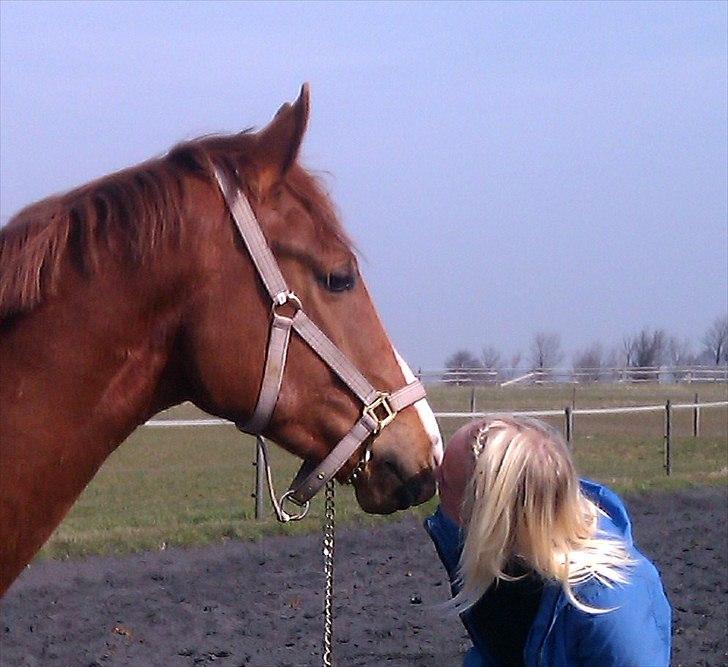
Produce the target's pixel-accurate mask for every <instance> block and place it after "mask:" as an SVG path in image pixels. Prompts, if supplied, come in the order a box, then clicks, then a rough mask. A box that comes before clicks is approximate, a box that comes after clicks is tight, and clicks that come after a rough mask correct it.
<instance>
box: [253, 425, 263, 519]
mask: <svg viewBox="0 0 728 667" xmlns="http://www.w3.org/2000/svg"><path fill="white" fill-rule="evenodd" d="M261 439H262V437H261V436H258V437H257V438H256V439H255V462H254V463H253V465H254V466H255V492H254V493H253V496H254V497H255V520H256V521H262V519H263V495H264V494H265V491H264V490H263V446H262V445H261V442H260V441H261Z"/></svg>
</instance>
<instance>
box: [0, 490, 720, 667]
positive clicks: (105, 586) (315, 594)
mask: <svg viewBox="0 0 728 667" xmlns="http://www.w3.org/2000/svg"><path fill="white" fill-rule="evenodd" d="M627 502H628V506H629V508H630V510H631V513H632V516H633V518H634V522H635V533H636V535H637V536H638V543H639V546H640V547H641V548H642V549H643V551H645V552H646V553H647V554H649V555H650V557H651V558H653V559H654V560H655V562H656V564H657V566H658V567H659V569H660V571H661V572H662V575H663V580H664V582H665V586H666V589H667V592H668V596H669V598H670V601H671V603H672V606H673V664H674V665H685V666H688V665H689V666H695V665H703V666H706V667H707V666H708V665H723V664H726V662H728V642H727V640H726V635H725V625H724V622H725V618H726V615H727V614H728V598H727V597H726V594H725V592H726V590H728V574H727V573H728V561H727V558H726V554H727V553H728V545H727V544H726V539H727V538H726V535H727V533H726V517H725V507H726V503H727V502H728V491H727V489H726V487H725V486H720V487H702V488H693V489H686V490H682V491H672V492H665V491H660V492H653V493H651V494H639V495H631V496H629V497H628V498H627ZM320 560H321V559H320V542H319V539H318V536H317V535H315V534H314V535H299V536H291V537H282V536H274V537H268V538H265V539H263V540H259V541H257V542H252V541H237V540H230V541H227V542H225V543H223V544H217V545H214V546H207V547H192V548H173V549H167V550H165V551H156V552H146V553H140V554H135V555H128V556H113V557H103V556H92V557H88V558H85V559H77V560H69V561H54V560H44V561H41V562H39V563H37V564H34V565H33V566H32V567H30V568H29V569H28V570H26V572H25V573H23V575H21V577H20V579H19V580H18V581H17V582H16V583H15V584H14V585H13V587H12V588H11V589H10V591H9V593H8V595H7V596H6V599H5V600H4V603H3V606H2V657H1V658H0V663H1V664H2V665H3V666H6V665H7V667H10V666H11V665H12V666H16V667H35V666H36V665H85V666H91V665H98V666H101V665H129V666H131V665H134V666H138V665H160V666H162V665H165V666H166V665H170V666H172V665H179V666H187V665H201V664H202V665H206V664H213V663H214V664H220V665H230V666H232V665H236V666H237V665H250V666H251V667H253V666H255V667H273V666H274V665H275V666H281V667H282V666H284V665H290V666H294V665H295V666H300V665H317V664H320V627H321V622H320V615H321V604H322V599H321V589H322V585H323V575H322V574H321V570H320V565H319V564H320ZM447 592H448V587H447V585H446V583H445V579H444V573H443V571H442V570H441V568H440V567H439V565H438V563H437V559H436V557H435V554H434V550H433V548H432V546H431V545H430V543H429V540H428V538H427V536H426V535H425V532H424V530H423V529H422V528H421V524H420V519H419V517H417V516H416V514H415V513H408V514H407V515H406V516H404V517H403V518H402V519H400V520H398V521H395V522H382V525H378V526H377V528H376V530H373V529H372V528H371V527H370V526H355V525H351V526H349V527H347V528H345V529H342V530H341V531H340V532H339V536H338V542H337V554H336V601H335V613H336V626H335V655H336V657H337V659H338V661H339V663H338V664H340V665H361V666H364V665H367V666H369V665H371V666H374V665H381V664H386V665H393V666H394V665H421V666H426V667H428V666H429V667H441V666H445V665H457V664H459V659H460V656H461V655H462V653H463V651H464V648H465V647H466V645H467V640H466V638H465V637H464V634H463V631H462V629H461V627H460V625H459V622H458V621H457V620H456V619H453V618H451V617H449V616H448V615H447V614H446V613H444V612H443V611H442V610H441V609H440V608H438V606H437V605H438V603H441V602H442V601H443V600H445V599H446V597H447Z"/></svg>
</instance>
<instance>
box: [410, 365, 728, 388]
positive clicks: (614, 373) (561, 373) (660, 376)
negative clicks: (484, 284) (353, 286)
mask: <svg viewBox="0 0 728 667" xmlns="http://www.w3.org/2000/svg"><path fill="white" fill-rule="evenodd" d="M417 376H418V377H419V378H420V379H423V380H428V381H431V382H443V383H445V384H456V385H464V384H465V385H469V384H492V385H499V386H501V387H507V386H511V385H515V384H558V383H576V384H589V383H594V382H618V383H645V382H665V383H667V382H669V383H687V384H692V383H705V382H728V366H659V367H657V366H627V367H624V366H615V367H599V368H540V369H534V370H530V371H527V372H524V370H523V369H522V368H521V369H518V368H498V369H488V368H482V367H476V368H446V369H435V370H422V369H420V370H419V371H418V372H417Z"/></svg>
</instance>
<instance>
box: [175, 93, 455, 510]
mask: <svg viewBox="0 0 728 667" xmlns="http://www.w3.org/2000/svg"><path fill="white" fill-rule="evenodd" d="M308 116H309V93H308V87H307V86H304V87H303V89H302V91H301V95H300V96H299V98H298V100H296V102H294V103H293V104H285V105H284V106H283V107H281V109H280V110H279V111H278V113H277V114H276V116H275V118H274V119H273V120H272V121H271V122H270V124H269V125H268V126H266V127H265V128H264V129H262V130H261V131H259V132H256V133H253V132H246V133H242V134H239V135H233V136H230V137H216V138H206V139H203V140H200V141H199V142H191V143H187V144H184V145H181V146H180V147H178V148H177V149H175V150H173V151H172V152H171V153H170V155H169V156H168V159H169V160H171V161H172V162H173V163H176V164H179V165H183V166H185V167H186V168H188V169H191V170H192V172H193V173H196V174H197V175H198V178H197V181H196V182H194V183H193V184H192V185H191V186H190V191H191V192H197V193H198V196H197V197H195V198H194V202H195V203H194V204H192V205H191V206H192V209H193V211H192V212H191V216H192V217H193V218H195V219H198V220H200V228H201V229H204V230H205V233H204V242H203V241H201V242H200V243H199V244H198V252H197V256H196V258H195V262H194V263H195V264H196V265H197V266H198V270H197V273H196V275H195V277H194V280H193V281H191V284H190V290H189V307H188V309H187V313H186V316H185V318H184V321H185V324H184V335H183V337H182V341H181V343H180V345H181V349H182V350H183V356H184V367H185V377H186V378H187V380H188V382H189V385H190V392H191V397H192V400H193V401H194V402H195V403H197V404H198V405H199V406H200V407H202V408H203V409H205V410H207V411H208V412H211V413H213V414H218V415H221V416H223V417H225V418H227V419H230V420H232V421H234V422H236V423H238V424H240V425H245V424H250V420H251V418H252V417H253V415H254V413H255V412H256V404H257V402H258V401H259V397H260V395H261V391H262V386H263V385H265V384H266V382H268V381H267V380H266V379H265V378H266V374H267V373H269V372H270V371H267V370H265V369H266V366H267V365H271V364H272V365H273V366H275V365H276V364H277V365H278V366H279V367H280V368H279V370H280V374H279V375H280V377H279V380H278V382H279V384H280V388H279V389H278V391H277V399H276V398H275V397H274V398H273V402H272V404H271V411H270V414H268V415H266V418H265V419H264V420H263V422H262V423H259V424H257V428H256V429H255V432H262V434H263V435H265V436H266V437H269V438H271V439H272V440H274V441H276V442H277V443H279V444H280V445H281V446H283V447H284V448H285V449H287V450H288V451H289V452H291V453H293V454H295V455H296V456H298V457H300V458H301V459H303V460H304V461H306V462H308V464H309V465H310V466H312V467H314V466H316V465H317V464H319V463H321V461H324V460H325V459H326V457H327V456H329V454H330V453H331V451H332V450H333V449H334V447H335V446H336V445H337V443H338V442H339V441H340V440H341V439H342V438H343V437H344V435H345V434H347V432H349V431H350V429H351V428H352V426H353V425H354V424H356V423H357V421H358V420H360V419H361V418H362V412H363V409H364V408H365V406H364V405H363V404H362V401H363V400H364V401H365V402H366V400H368V399H366V400H365V399H362V398H361V396H359V397H357V395H356V394H355V392H353V391H352V389H351V387H350V386H347V382H346V381H342V379H341V376H340V374H337V373H336V372H333V371H332V368H331V364H327V363H325V361H324V360H323V359H322V358H321V354H320V353H318V352H317V350H316V349H314V348H313V347H312V346H311V344H310V341H306V340H305V336H302V335H300V334H301V333H302V332H301V330H297V329H296V328H295V327H294V328H293V330H292V332H291V333H290V337H289V338H287V339H286V340H287V341H290V343H289V345H288V348H287V352H283V353H282V354H280V353H279V356H280V357H281V359H280V360H279V361H278V362H276V361H275V360H274V361H273V362H270V361H269V362H268V363H266V356H267V355H268V356H270V355H271V352H270V350H268V346H269V335H270V334H269V332H270V330H271V322H272V320H273V319H274V318H283V319H286V320H287V321H291V318H293V317H294V315H295V314H296V312H297V311H298V310H300V311H302V312H305V315H306V318H307V319H308V320H309V321H310V322H311V323H313V324H314V325H315V328H316V329H317V330H319V331H320V333H321V334H322V335H323V337H325V338H327V339H328V340H330V341H331V342H332V343H333V345H334V346H335V347H336V348H338V350H339V351H340V352H341V353H343V355H344V356H345V357H346V359H348V361H349V362H350V363H351V365H352V366H353V367H354V368H355V369H356V371H358V373H360V374H361V375H362V376H363V377H364V378H365V383H366V382H368V383H369V385H371V387H373V388H376V390H377V399H376V400H375V401H374V402H373V403H372V404H371V405H370V411H371V414H372V415H373V416H374V418H375V420H379V422H378V424H377V426H376V427H375V428H373V429H372V431H373V432H372V433H371V434H370V435H367V437H366V438H364V440H363V441H362V442H361V443H360V445H359V444H358V443H357V448H356V451H354V452H353V453H352V454H351V455H350V456H348V457H347V459H346V460H345V461H344V462H343V465H341V467H340V468H338V472H337V473H336V476H337V479H339V481H345V480H349V479H350V478H352V473H355V474H354V475H353V478H354V479H353V483H354V487H355V491H356V496H357V499H358V501H359V504H360V505H361V507H362V508H363V509H364V510H365V511H368V512H372V513H389V512H393V511H395V510H398V509H404V508H406V507H409V506H411V505H416V504H419V503H422V502H424V501H425V500H427V499H429V498H430V497H431V496H432V495H433V493H434V491H435V477H434V470H435V468H436V467H437V465H438V464H439V462H440V459H441V454H442V445H441V439H440V435H439V431H438V428H437V424H436V422H435V419H434V415H433V414H432V411H431V409H430V407H429V405H428V404H427V402H426V400H425V399H424V398H418V399H417V400H414V401H411V403H412V404H408V405H406V406H404V407H403V409H401V410H399V411H397V410H392V409H391V408H390V406H389V405H387V404H386V402H387V399H386V397H387V396H388V395H389V394H391V393H392V392H395V391H396V390H398V389H400V388H402V387H403V385H406V384H408V383H410V382H413V381H414V379H415V378H414V376H413V374H412V371H411V370H410V369H409V368H408V366H407V365H406V363H405V362H404V361H403V360H402V359H401V357H400V356H399V355H398V353H397V352H396V350H395V348H394V347H393V345H392V343H391V341H390V340H389V337H388V336H387V333H386V331H385V330H384V327H383V326H382V323H381V321H380V318H379V316H378V314H377V311H376V309H375V307H374V304H373V303H372V300H371V297H370V294H369V292H368V290H367V287H366V284H365V282H364V280H363V278H362V275H361V270H360V265H359V262H358V260H357V256H356V254H355V251H354V248H353V245H352V243H351V241H350V240H349V238H348V236H347V235H346V233H345V232H344V230H343V228H342V226H341V224H340V222H339V220H338V218H337V215H336V212H335V209H334V206H333V205H332V203H331V201H330V199H329V198H328V196H327V194H326V193H325V192H324V190H323V189H322V187H321V186H320V184H319V183H318V182H317V180H316V179H315V178H314V177H313V176H312V175H311V174H310V173H309V172H308V171H307V170H306V169H304V168H303V167H302V166H301V164H300V163H299V162H298V154H299V149H300V146H301V142H302V140H303V137H304V133H305V130H306V126H307V122H308ZM220 172H221V173H223V174H224V175H225V176H224V178H225V179H228V180H229V181H230V182H232V183H234V186H235V187H236V188H239V192H240V193H241V195H244V199H245V201H246V206H247V205H248V204H249V207H250V209H249V210H250V211H251V213H252V216H253V218H254V220H255V222H257V225H255V223H251V224H253V225H255V226H259V229H260V230H261V231H262V236H263V239H262V244H263V245H265V246H267V248H269V249H270V250H271V251H272V257H273V263H275V264H277V266H278V267H280V269H279V270H280V274H281V276H282V278H283V279H284V280H285V284H286V286H287V289H288V290H290V292H292V293H293V295H295V296H293V297H284V298H283V299H282V300H281V302H280V303H279V304H275V303H274V302H272V301H271V296H272V297H273V298H274V299H275V298H277V296H278V295H276V294H275V293H274V292H270V293H269V291H267V290H266V285H265V284H264V283H265V280H263V279H262V275H261V273H260V272H259V271H258V270H257V269H256V266H255V263H254V261H253V257H252V256H251V251H250V249H249V248H248V247H246V244H245V243H243V242H242V240H241V237H240V234H238V230H237V229H236V227H235V224H234V222H233V216H231V201H230V198H229V197H228V198H226V197H225V196H224V189H225V188H224V183H223V184H222V187H221V185H220V184H218V183H216V181H215V178H214V175H215V173H218V178H219V173H220ZM392 279H393V281H394V280H396V278H395V277H394V276H393V278H392ZM286 294H287V293H286ZM267 350H268V352H266V351H267ZM273 372H275V371H273ZM352 372H354V371H352ZM274 384H276V383H275V382H274ZM380 396H382V397H384V398H383V399H380V398H379V397H380ZM269 398H270V397H269ZM260 400H262V399H260ZM377 411H379V414H377ZM395 412H397V414H396V417H395V414H394V413H395ZM253 419H254V421H255V419H256V418H254V417H253ZM385 424H386V426H385ZM382 427H383V428H382ZM243 428H245V427H244V426H243ZM365 452H366V456H365Z"/></svg>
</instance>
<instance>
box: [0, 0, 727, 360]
mask: <svg viewBox="0 0 728 667" xmlns="http://www.w3.org/2000/svg"><path fill="white" fill-rule="evenodd" d="M727 8H728V4H727V3H724V2H711V3H701V2H689V3H687V2H686V3H657V2H649V3H645V4H641V3H632V2H630V3H626V2H620V3H609V4H596V3H585V4H576V3H564V4H560V3H541V2H539V3H535V4H530V3H524V4H519V3H502V4H501V3H487V4H476V3H463V4H460V3H452V4H450V3H445V2H437V3H431V4H424V3H417V4H408V3H399V2H398V3H394V4H387V3H373V4H368V3H356V4H354V3H346V4H344V3H341V4H324V3H321V4H316V3H308V2H307V3H301V4H298V3H283V4H262V3H255V4H252V3H250V4H249V3H215V2H200V3H175V2H149V3H120V2H114V3H111V2H108V3H107V2H104V3H99V4H90V3H70V4H67V3H64V2H52V3H38V2H22V3H17V2H8V1H4V2H2V3H1V4H0V12H1V15H0V50H1V55H2V58H1V69H0V86H1V88H0V114H1V116H0V120H1V122H0V169H1V171H0V179H1V181H0V186H1V189H0V192H1V194H2V198H1V201H0V214H1V215H2V220H3V222H4V221H5V220H7V218H8V217H9V216H10V215H12V214H13V213H15V212H16V211H17V210H18V209H20V208H21V207H22V206H25V205H26V204H28V203H30V202H32V201H34V200H36V199H39V198H41V197H43V196H46V195H48V194H51V193H53V192H57V191H59V190H65V189H68V188H70V187H72V186H74V185H78V184H80V183H83V182H85V181H87V180H90V179H92V178H95V177H97V176H100V175H102V174H104V173H107V172H110V171H113V170H116V169H118V168H121V167H124V166H128V165H131V164H134V163H136V162H140V161H142V160H144V159H146V158H148V157H151V156H153V155H156V154H160V153H162V152H164V151H165V150H167V149H168V148H169V147H170V146H172V145H173V144H174V143H176V142H177V141H180V140H182V139H186V138H191V137H194V136H197V135H200V134H204V133H209V132H219V131H224V132H233V131H239V130H240V129H243V128H245V127H248V126H251V125H254V126H262V125H264V124H265V123H266V122H268V120H269V119H270V118H271V116H272V115H273V114H274V113H275V111H276V110H277V109H278V107H279V106H280V104H281V103H282V102H284V101H286V100H292V99H294V98H295V96H296V95H297V93H298V90H299V87H300V85H301V83H302V82H303V81H310V82H311V86H312V117H311V124H310V129H309V133H308V136H307V138H306V141H305V145H304V150H303V159H304V161H305V163H306V164H307V165H309V166H310V167H313V168H315V169H319V170H325V171H327V172H329V173H330V176H329V177H328V184H329V186H330V188H331V191H332V194H333V197H334V199H335V201H336V203H337V205H338V207H339V209H340V211H341V215H342V219H343V221H344V224H345V226H346V227H347V229H348V230H349V231H350V233H351V234H352V236H353V237H354V239H355V240H356V242H357V244H358V246H359V247H360V248H361V250H362V251H363V254H364V262H363V269H364V273H365V276H366V277H367V280H368V282H369V284H370V287H371V288H372V291H373V292H374V295H375V299H376V302H377V305H378V307H379V310H380V312H381V313H382V316H383V318H384V320H385V323H386V325H387V328H388V329H389V331H390V333H391V335H392V338H393V339H394V340H395V342H396V343H397V344H398V346H399V347H400V348H401V351H402V352H403V354H404V356H406V357H407V358H408V359H409V360H410V362H411V364H412V365H413V366H415V367H417V366H421V367H423V368H435V367H441V366H442V365H443V362H444V360H445V358H446V357H447V356H448V355H449V354H450V353H452V352H453V351H455V350H456V349H458V348H465V349H469V350H471V351H472V352H473V353H476V354H477V353H479V351H480V350H481V348H482V347H484V346H486V345H494V346H496V347H497V348H499V349H501V350H502V351H503V353H504V355H505V356H510V355H511V354H513V353H514V352H517V351H519V350H523V351H525V350H526V349H527V347H528V345H529V342H530V340H531V338H532V336H533V334H534V333H535V332H536V331H538V330H549V331H556V332H559V333H560V334H561V336H562V340H563V346H564V348H565V350H566V351H567V352H569V353H571V352H573V351H574V350H576V349H578V348H581V347H583V346H585V345H587V344H589V343H590V342H592V341H597V340H599V341H602V342H604V343H605V344H612V343H613V344H617V343H619V341H620V340H621V338H622V335H623V334H627V333H631V332H634V331H636V330H637V329H639V328H641V327H642V326H644V325H649V326H653V327H664V328H665V329H667V330H668V332H670V333H672V334H675V335H677V336H680V337H688V338H690V339H691V340H692V341H693V342H694V343H695V344H697V342H698V341H699V339H700V337H701V336H702V334H703V332H704V331H705V329H706V328H707V327H708V326H709V324H710V323H711V322H712V320H714V319H715V317H717V316H718V315H720V314H722V313H725V312H726V310H728V303H727V300H728V204H727V194H726V189H727V188H726V182H727V178H728V173H727V170H728V133H727V129H726V128H727V123H728V110H727V108H726V99H727V95H728V92H727V91H728V73H727V65H726V54H727V49H728V45H727V41H726V40H727V38H726V31H727V24H728V9H727ZM567 360H568V357H567Z"/></svg>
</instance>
